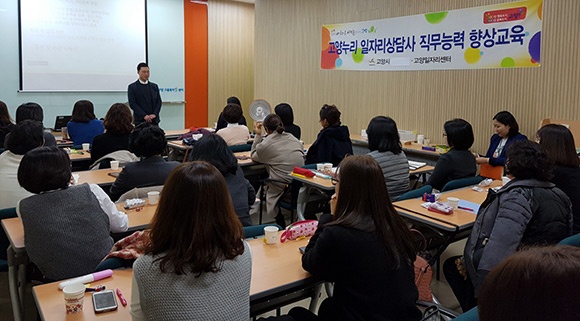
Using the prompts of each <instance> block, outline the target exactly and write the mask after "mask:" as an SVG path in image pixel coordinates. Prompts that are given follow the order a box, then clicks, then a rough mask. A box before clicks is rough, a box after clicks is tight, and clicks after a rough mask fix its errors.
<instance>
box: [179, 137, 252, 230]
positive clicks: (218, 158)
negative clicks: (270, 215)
mask: <svg viewBox="0 0 580 321" xmlns="http://www.w3.org/2000/svg"><path fill="white" fill-rule="evenodd" d="M189 160H192V161H196V160H199V161H206V162H208V163H210V164H212V165H213V166H215V167H216V168H217V169H218V171H219V172H220V173H222V176H223V177H224V178H225V180H226V184H227V186H228V190H229V191H230V192H229V195H230V196H231V199H232V202H233V204H234V210H235V211H236V214H237V215H238V218H239V219H240V222H241V223H242V225H243V226H251V225H252V219H251V218H250V206H252V205H253V204H254V202H255V201H256V191H255V190H254V187H252V184H250V182H249V181H248V180H247V179H246V177H244V172H243V171H242V169H241V168H240V165H238V160H237V159H236V156H234V153H232V151H231V150H230V149H229V148H228V145H227V144H226V141H225V140H224V139H223V138H221V137H220V136H218V135H216V134H210V135H207V136H204V137H202V138H201V139H200V140H198V141H197V142H196V143H195V145H194V146H193V149H192V150H191V153H190V154H189Z"/></svg>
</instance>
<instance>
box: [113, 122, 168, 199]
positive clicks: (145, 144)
mask: <svg viewBox="0 0 580 321" xmlns="http://www.w3.org/2000/svg"><path fill="white" fill-rule="evenodd" d="M166 147H167V139H165V132H164V131H163V129H161V128H159V127H157V126H155V125H152V124H150V123H141V124H139V125H137V127H135V130H133V132H132V133H131V135H130V137H129V151H130V152H132V153H133V154H135V155H137V156H138V157H140V158H141V160H140V161H138V162H132V163H127V164H125V168H123V170H122V171H121V173H119V177H117V179H116V180H115V182H114V183H113V185H112V186H111V190H110V193H109V194H110V195H111V198H112V199H113V200H115V201H116V200H118V199H119V197H120V196H121V195H123V193H125V192H127V191H129V190H131V189H133V188H135V187H148V186H157V185H163V184H164V183H165V180H166V179H167V176H169V173H170V172H171V171H172V170H173V169H174V168H175V167H177V166H178V165H179V163H178V162H175V161H169V162H168V161H165V159H163V157H162V156H161V154H163V152H164V151H165V149H166Z"/></svg>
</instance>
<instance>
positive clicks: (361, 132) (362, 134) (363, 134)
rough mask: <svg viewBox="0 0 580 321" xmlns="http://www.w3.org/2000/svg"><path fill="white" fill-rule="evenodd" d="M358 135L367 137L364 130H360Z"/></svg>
mask: <svg viewBox="0 0 580 321" xmlns="http://www.w3.org/2000/svg"><path fill="white" fill-rule="evenodd" d="M360 135H361V136H362V137H367V130H366V129H361V130H360Z"/></svg>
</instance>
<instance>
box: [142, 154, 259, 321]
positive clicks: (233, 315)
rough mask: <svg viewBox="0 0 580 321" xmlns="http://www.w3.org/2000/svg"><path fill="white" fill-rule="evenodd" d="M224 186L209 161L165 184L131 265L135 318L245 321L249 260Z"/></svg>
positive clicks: (179, 171) (186, 167)
mask: <svg viewBox="0 0 580 321" xmlns="http://www.w3.org/2000/svg"><path fill="white" fill-rule="evenodd" d="M243 237H244V236H243V231H242V225H241V224H240V222H239V221H238V219H237V218H236V214H235V212H234V207H233V205H232V201H231V199H230V197H229V192H228V188H227V185H226V182H225V180H224V178H223V176H222V175H221V173H220V172H219V171H218V170H217V169H216V168H215V167H214V166H212V165H210V164H209V163H206V162H197V161H196V162H191V163H184V164H181V165H180V166H178V167H177V168H176V169H175V170H174V171H173V172H172V173H171V175H170V176H169V178H168V179H167V183H166V184H165V187H164V188H163V191H162V193H161V197H160V199H159V205H158V206H157V211H156V212H155V216H154V217H153V220H152V222H151V230H150V238H151V240H150V244H149V245H148V247H147V249H146V251H145V255H143V256H141V257H139V258H138V259H137V261H135V264H134V266H133V290H132V298H131V315H132V316H133V320H236V321H237V320H248V319H249V318H250V304H249V300H250V277H251V273H252V258H251V252H250V249H249V246H248V244H247V243H245V242H244V241H243Z"/></svg>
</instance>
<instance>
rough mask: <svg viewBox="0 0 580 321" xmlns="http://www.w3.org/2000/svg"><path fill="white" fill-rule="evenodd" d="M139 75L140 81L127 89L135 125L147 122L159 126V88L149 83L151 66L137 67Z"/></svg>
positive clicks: (143, 64)
mask: <svg viewBox="0 0 580 321" xmlns="http://www.w3.org/2000/svg"><path fill="white" fill-rule="evenodd" d="M137 74H138V75H139V79H137V81H135V82H134V83H131V84H130V85H129V87H128V88H127V96H128V97H129V106H130V107H131V109H133V121H134V122H135V124H140V123H144V122H147V123H152V124H154V125H158V124H159V121H160V119H159V112H160V111H161V95H159V87H158V86H157V84H155V83H152V82H150V81H149V66H148V65H147V64H146V63H144V62H141V63H139V64H138V65H137Z"/></svg>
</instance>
